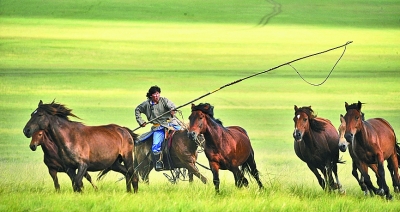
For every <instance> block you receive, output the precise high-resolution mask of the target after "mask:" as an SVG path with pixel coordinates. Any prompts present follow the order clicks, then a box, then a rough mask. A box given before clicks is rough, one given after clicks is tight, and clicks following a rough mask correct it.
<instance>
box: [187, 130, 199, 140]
mask: <svg viewBox="0 0 400 212" xmlns="http://www.w3.org/2000/svg"><path fill="white" fill-rule="evenodd" d="M188 137H189V139H190V140H192V141H194V140H196V138H197V133H196V132H194V131H189V132H188Z"/></svg>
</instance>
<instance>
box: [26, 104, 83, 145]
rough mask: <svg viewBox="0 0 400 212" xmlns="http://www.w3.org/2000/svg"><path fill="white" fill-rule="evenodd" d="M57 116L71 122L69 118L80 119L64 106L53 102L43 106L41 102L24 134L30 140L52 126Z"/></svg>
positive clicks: (27, 124)
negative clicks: (37, 132)
mask: <svg viewBox="0 0 400 212" xmlns="http://www.w3.org/2000/svg"><path fill="white" fill-rule="evenodd" d="M53 116H57V117H60V118H63V119H66V120H69V118H68V117H69V116H72V117H75V118H78V119H79V117H77V116H75V115H74V114H73V113H72V110H71V109H68V108H67V107H65V106H64V105H61V104H57V103H55V102H54V100H53V102H51V103H50V104H43V102H42V100H40V101H39V104H38V108H37V109H36V110H35V111H33V113H32V114H31V118H30V119H29V121H28V123H26V125H25V127H24V129H23V133H24V135H25V136H26V137H27V138H30V137H31V136H32V135H33V133H35V132H36V131H38V130H46V129H47V128H48V127H49V126H50V124H51V117H53Z"/></svg>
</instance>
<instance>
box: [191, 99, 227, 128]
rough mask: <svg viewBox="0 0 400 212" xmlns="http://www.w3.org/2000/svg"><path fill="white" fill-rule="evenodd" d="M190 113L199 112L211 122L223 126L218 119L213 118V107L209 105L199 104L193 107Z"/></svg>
mask: <svg viewBox="0 0 400 212" xmlns="http://www.w3.org/2000/svg"><path fill="white" fill-rule="evenodd" d="M192 111H201V112H203V113H205V114H207V115H208V116H209V117H210V118H211V119H212V120H214V121H215V122H217V123H218V124H220V125H221V126H223V124H222V121H221V120H220V119H216V118H214V106H212V105H211V104H210V103H200V104H198V105H196V106H193V107H192Z"/></svg>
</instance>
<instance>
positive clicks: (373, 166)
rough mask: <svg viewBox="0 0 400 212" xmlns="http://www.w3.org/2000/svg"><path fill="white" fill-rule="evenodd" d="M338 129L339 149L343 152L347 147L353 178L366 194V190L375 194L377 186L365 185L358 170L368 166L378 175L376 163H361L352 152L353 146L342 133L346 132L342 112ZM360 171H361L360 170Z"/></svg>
mask: <svg viewBox="0 0 400 212" xmlns="http://www.w3.org/2000/svg"><path fill="white" fill-rule="evenodd" d="M361 118H362V120H364V114H362V117H361ZM338 131H339V149H340V151H342V152H345V151H346V149H347V147H348V148H349V153H350V157H351V159H352V161H353V163H352V172H351V173H352V175H353V176H354V178H356V180H357V182H358V184H359V185H360V187H361V190H362V191H364V194H365V195H367V194H368V191H369V193H370V194H371V195H374V194H376V192H377V191H378V189H377V188H375V186H373V185H372V184H371V185H369V186H368V185H366V184H365V182H364V177H363V176H362V175H361V176H360V177H359V176H358V170H362V169H366V170H368V168H362V167H364V166H367V167H370V168H371V169H372V171H374V172H375V174H376V176H378V166H377V164H366V163H363V162H362V161H360V160H359V159H358V158H357V156H356V155H355V154H354V152H353V147H352V145H351V143H348V142H347V141H346V139H345V138H344V134H345V132H346V121H345V120H344V117H343V115H342V114H340V126H339V128H338ZM360 172H361V171H360ZM370 186H372V187H370Z"/></svg>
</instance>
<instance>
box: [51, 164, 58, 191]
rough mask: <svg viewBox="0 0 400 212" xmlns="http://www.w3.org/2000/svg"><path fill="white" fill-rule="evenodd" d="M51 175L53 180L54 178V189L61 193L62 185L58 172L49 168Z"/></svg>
mask: <svg viewBox="0 0 400 212" xmlns="http://www.w3.org/2000/svg"><path fill="white" fill-rule="evenodd" d="M49 174H50V176H51V178H53V183H54V188H56V191H58V192H59V191H60V184H59V183H58V177H57V170H55V169H51V168H49Z"/></svg>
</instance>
